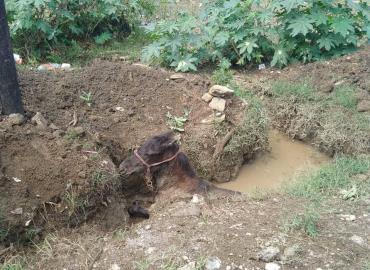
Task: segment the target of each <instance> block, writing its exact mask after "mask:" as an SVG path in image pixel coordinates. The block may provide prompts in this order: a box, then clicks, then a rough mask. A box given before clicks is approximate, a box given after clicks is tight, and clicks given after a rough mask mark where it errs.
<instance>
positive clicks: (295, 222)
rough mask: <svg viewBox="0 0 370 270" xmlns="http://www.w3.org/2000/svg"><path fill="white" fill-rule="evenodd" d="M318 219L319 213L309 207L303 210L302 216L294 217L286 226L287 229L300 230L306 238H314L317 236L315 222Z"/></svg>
mask: <svg viewBox="0 0 370 270" xmlns="http://www.w3.org/2000/svg"><path fill="white" fill-rule="evenodd" d="M319 218H320V215H319V213H318V212H317V211H316V210H315V209H313V208H312V207H309V208H307V209H305V212H304V213H303V214H299V215H296V216H294V217H293V219H292V220H291V222H290V223H289V224H288V225H287V229H293V230H302V231H304V232H305V233H306V234H307V235H308V236H310V237H315V236H317V235H318V234H319V231H318V228H317V221H318V220H319Z"/></svg>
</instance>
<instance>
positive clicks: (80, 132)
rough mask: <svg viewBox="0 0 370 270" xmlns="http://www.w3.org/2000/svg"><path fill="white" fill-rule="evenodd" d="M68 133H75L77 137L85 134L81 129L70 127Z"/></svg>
mask: <svg viewBox="0 0 370 270" xmlns="http://www.w3.org/2000/svg"><path fill="white" fill-rule="evenodd" d="M68 131H70V132H73V133H75V134H76V135H77V136H83V135H84V134H85V130H84V129H83V127H70V128H68Z"/></svg>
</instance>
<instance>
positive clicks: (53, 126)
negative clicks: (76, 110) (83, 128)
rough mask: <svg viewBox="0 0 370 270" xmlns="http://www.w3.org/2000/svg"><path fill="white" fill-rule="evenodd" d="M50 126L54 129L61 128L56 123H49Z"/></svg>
mask: <svg viewBox="0 0 370 270" xmlns="http://www.w3.org/2000/svg"><path fill="white" fill-rule="evenodd" d="M49 127H50V128H51V129H54V130H58V129H60V128H59V127H57V126H56V125H55V124H53V123H51V124H50V125H49Z"/></svg>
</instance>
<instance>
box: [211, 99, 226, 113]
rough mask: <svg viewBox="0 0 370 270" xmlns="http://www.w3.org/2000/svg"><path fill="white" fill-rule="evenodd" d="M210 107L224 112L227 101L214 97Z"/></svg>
mask: <svg viewBox="0 0 370 270" xmlns="http://www.w3.org/2000/svg"><path fill="white" fill-rule="evenodd" d="M209 107H210V108H211V109H213V110H216V111H219V112H223V111H225V108H226V100H224V99H223V98H218V97H214V98H212V101H211V102H210V103H209Z"/></svg>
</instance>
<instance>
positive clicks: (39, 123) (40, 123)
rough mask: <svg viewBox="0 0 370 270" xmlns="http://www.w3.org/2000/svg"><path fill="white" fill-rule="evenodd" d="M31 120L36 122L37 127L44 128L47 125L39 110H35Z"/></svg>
mask: <svg viewBox="0 0 370 270" xmlns="http://www.w3.org/2000/svg"><path fill="white" fill-rule="evenodd" d="M31 122H32V123H34V124H36V125H37V127H39V128H42V129H45V128H47V127H48V121H47V120H46V119H45V118H44V116H42V114H41V113H40V112H37V113H36V114H35V116H34V117H32V119H31Z"/></svg>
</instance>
